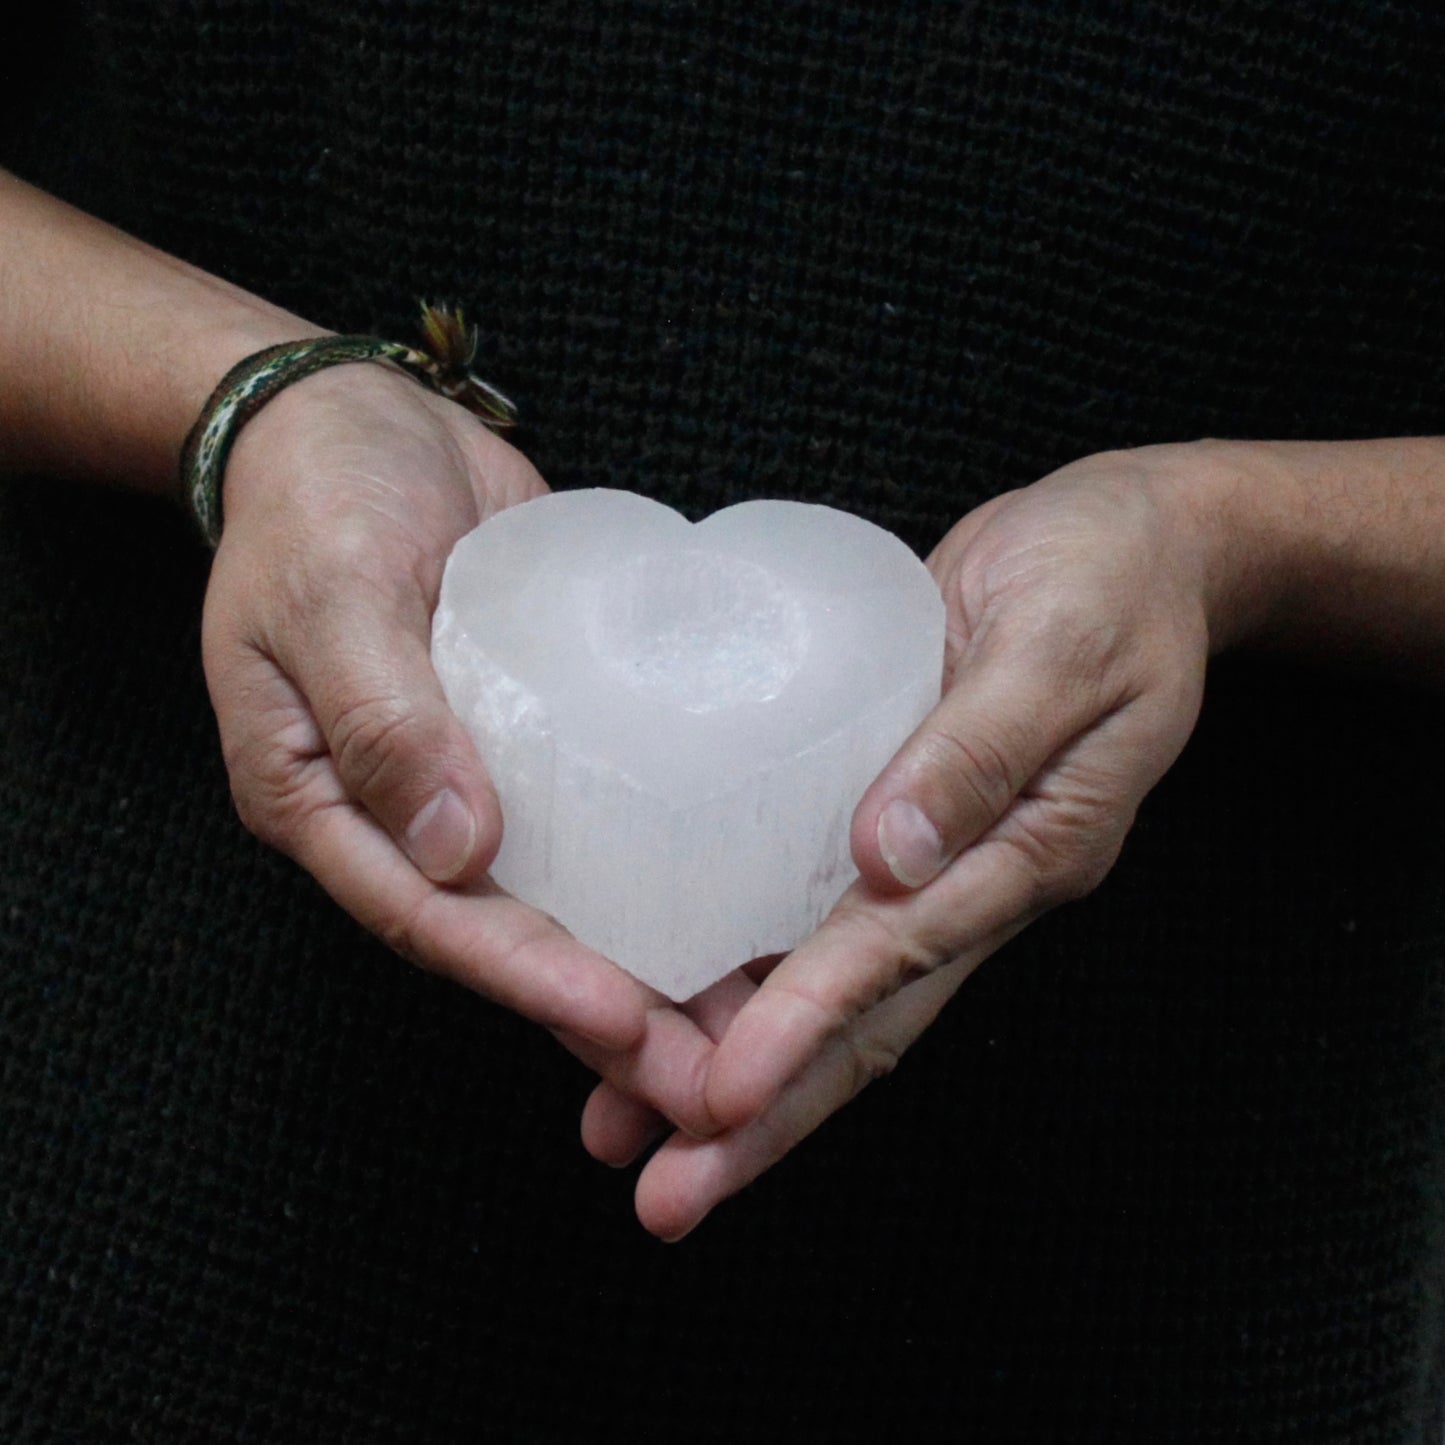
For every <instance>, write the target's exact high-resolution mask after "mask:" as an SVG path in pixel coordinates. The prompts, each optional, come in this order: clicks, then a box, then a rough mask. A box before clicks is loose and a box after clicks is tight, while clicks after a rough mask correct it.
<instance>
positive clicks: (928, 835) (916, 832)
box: [878, 798, 946, 888]
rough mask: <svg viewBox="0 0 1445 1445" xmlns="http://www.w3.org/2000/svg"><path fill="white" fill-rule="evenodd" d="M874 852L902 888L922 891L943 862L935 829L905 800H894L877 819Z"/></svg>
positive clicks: (922, 812)
mask: <svg viewBox="0 0 1445 1445" xmlns="http://www.w3.org/2000/svg"><path fill="white" fill-rule="evenodd" d="M878 851H879V852H880V853H882V855H883V861H884V862H885V863H886V864H887V865H888V869H889V871H890V872H891V873H892V874H893V876H894V877H895V878H896V879H897V880H898V881H899V882H900V883H901V884H903V886H904V887H905V888H922V887H923V885H924V884H925V883H927V882H929V881H930V880H931V879H933V878H936V877H937V876H938V875H939V873H940V872H941V871H942V869H943V865H944V862H945V861H946V860H945V859H944V856H943V839H942V838H940V837H939V836H938V829H937V828H935V827H934V826H933V824H932V823H930V822H929V821H928V815H927V814H926V813H924V811H923V809H922V808H919V807H916V806H914V804H912V803H910V802H908V800H907V799H906V798H894V800H893V801H892V802H891V803H889V805H888V806H887V807H886V808H884V810H883V811H882V813H880V814H879V815H878Z"/></svg>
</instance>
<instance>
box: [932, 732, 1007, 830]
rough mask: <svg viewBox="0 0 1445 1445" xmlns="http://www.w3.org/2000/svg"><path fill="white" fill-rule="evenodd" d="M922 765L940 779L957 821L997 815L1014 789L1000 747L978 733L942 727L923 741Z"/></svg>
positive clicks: (1000, 813)
mask: <svg viewBox="0 0 1445 1445" xmlns="http://www.w3.org/2000/svg"><path fill="white" fill-rule="evenodd" d="M925 749H926V751H925V758H924V766H925V767H927V768H928V769H929V771H931V772H932V773H934V775H935V776H936V777H938V778H939V779H940V780H942V782H943V784H944V786H945V789H946V794H945V796H946V798H947V806H948V807H949V809H950V811H951V812H952V813H953V815H954V816H955V818H957V819H959V820H960V821H962V820H964V819H969V818H985V819H988V820H992V819H994V818H997V817H1000V816H1001V815H1002V814H1003V812H1004V810H1005V809H1006V808H1007V807H1008V805H1009V802H1010V801H1011V799H1012V798H1013V795H1014V792H1015V791H1016V789H1015V786H1014V782H1013V776H1012V769H1011V767H1010V766H1009V762H1008V758H1007V756H1006V755H1005V752H1004V750H1003V749H1002V748H1000V747H998V746H997V745H996V744H994V743H993V742H992V741H990V740H989V739H988V738H986V737H984V736H982V735H981V734H977V733H975V734H972V735H964V734H962V733H958V732H954V731H952V730H950V729H942V730H940V731H938V732H935V733H933V734H931V735H930V737H929V739H928V742H927V743H926V744H925Z"/></svg>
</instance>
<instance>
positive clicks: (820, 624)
mask: <svg viewBox="0 0 1445 1445" xmlns="http://www.w3.org/2000/svg"><path fill="white" fill-rule="evenodd" d="M943 626H944V618H943V602H942V599H941V598H940V596H939V593H938V588H937V586H936V585H935V583H934V581H933V579H932V577H930V576H929V574H928V571H927V569H926V568H925V567H924V566H923V564H922V563H921V562H919V560H918V558H917V557H915V556H914V554H913V553H912V552H911V551H910V550H909V549H908V548H907V547H906V546H905V545H904V544H903V543H902V542H900V541H899V540H898V538H896V537H894V536H893V535H892V534H891V533H888V532H886V531H884V530H883V529H881V528H879V527H876V526H874V525H873V524H872V523H871V522H866V521H864V520H863V519H862V518H860V517H855V516H852V515H850V514H849V513H846V512H839V511H836V510H834V509H832V508H830V507H819V506H812V505H809V504H806V503H802V502H783V501H757V502H743V503H741V504H740V505H738V506H734V507H728V508H726V509H725V510H723V511H721V512H717V513H714V515H712V516H711V517H708V518H706V519H705V520H704V521H702V522H698V523H696V524H694V523H691V522H689V521H687V519H686V518H684V517H682V516H680V515H679V514H678V513H677V512H675V511H673V510H672V508H670V507H666V506H663V505H662V504H661V503H658V502H654V501H651V500H649V499H648V498H646V497H642V496H638V495H636V494H634V493H632V492H621V491H608V490H600V489H599V490H584V491H573V492H558V493H553V494H550V495H548V496H544V497H539V498H537V499H536V500H534V501H530V502H525V503H523V504H522V505H520V506H517V507H512V508H509V509H508V510H506V511H503V512H499V513H498V514H497V515H496V516H494V517H491V518H490V519H488V520H487V521H485V522H483V523H482V524H481V526H479V527H477V528H476V529H475V530H474V531H472V532H469V533H468V534H467V535H466V536H465V537H463V538H462V539H461V540H460V541H459V542H458V543H457V545H456V547H455V549H454V550H453V552H452V555H451V557H450V559H449V560H448V562H447V567H446V572H445V575H444V577H443V579H442V587H441V597H440V600H439V602H438V605H437V610H436V617H435V620H434V623H433V629H432V658H433V661H434V663H435V665H436V670H437V674H438V676H439V677H440V678H441V681H442V686H443V688H444V689H445V691H446V695H447V699H448V701H449V702H450V703H451V706H452V708H453V709H454V710H455V712H456V714H457V716H458V717H459V718H460V719H461V720H462V722H463V723H464V724H465V726H466V727H467V729H468V731H469V732H470V733H471V735H472V737H473V739H474V740H475V741H476V744H477V748H478V751H479V752H480V753H481V756H482V758H483V760H484V762H485V763H486V765H487V768H488V770H489V772H490V773H491V777H492V780H493V782H494V783H495V784H496V788H497V792H498V795H499V796H500V798H501V803H502V819H503V837H502V847H501V852H500V853H499V854H498V855H497V859H496V862H495V864H494V866H493V869H492V876H493V877H494V878H495V880H496V881H497V882H498V883H499V884H500V885H501V886H502V887H504V888H506V889H507V890H508V891H509V892H511V893H513V894H515V895H516V896H517V897H518V898H520V899H522V900H523V901H524V902H527V903H530V904H533V905H535V906H536V907H538V908H541V909H544V910H545V911H546V912H548V913H550V914H552V915H553V916H554V917H556V918H557V919H559V920H560V921H561V922H562V923H563V924H564V925H565V926H566V927H567V928H569V929H570V930H571V931H572V932H573V933H574V934H575V935H576V936H577V937H578V938H579V939H581V940H582V942H584V943H586V944H588V945H590V946H591V947H593V948H596V949H597V950H598V951H599V952H601V953H604V954H606V955H607V956H608V957H609V958H611V959H613V960H614V961H615V962H617V963H618V964H620V965H621V966H622V967H623V968H625V969H627V970H628V971H629V972H630V973H632V974H633V975H634V976H635V977H637V978H639V979H641V980H642V981H643V982H644V983H647V984H650V985H651V986H652V987H654V988H656V989H658V990H660V991H661V992H662V993H664V994H666V995H667V996H668V997H669V998H671V999H673V1000H678V1001H680V1000H682V999H686V998H690V997H691V996H692V995H693V994H695V993H697V992H698V991H700V990H701V989H703V988H706V987H707V986H708V985H709V984H710V983H713V982H715V981H716V980H717V979H719V978H721V977H722V976H723V975H724V974H725V973H727V972H728V971H729V970H730V969H733V968H736V967H737V966H738V965H739V964H742V963H746V962H747V961H748V960H749V959H752V958H756V957H759V956H761V955H763V954H769V953H779V952H783V951H785V950H787V949H789V948H791V947H793V946H794V945H795V944H797V943H798V942H800V941H801V940H802V939H803V938H804V937H805V936H806V935H807V934H808V933H809V932H811V931H812V929H813V928H815V927H816V926H817V924H818V922H819V921H820V920H821V919H822V917H823V916H824V914H825V913H826V912H827V911H828V909H829V908H830V907H831V906H832V905H833V903H834V902H836V901H837V899H838V896H839V895H840V894H841V893H842V892H843V890H844V889H845V888H846V887H847V885H848V883H849V882H850V881H851V879H852V878H853V876H854V869H853V866H852V861H851V857H850V854H849V847H848V832H849V823H850V820H851V817H852V813H853V810H854V808H855V807H856V806H857V803H858V800H859V798H860V797H861V796H862V794H863V790H864V789H865V788H866V787H867V786H868V784H869V783H870V782H871V781H872V780H873V778H874V777H876V776H877V774H878V772H879V771H880V770H881V768H882V767H883V765H884V764H885V763H886V762H887V761H888V759H889V758H890V757H891V756H892V755H893V753H894V752H895V751H896V750H897V748H898V746H899V744H900V743H902V742H903V740H904V739H905V738H906V737H907V736H908V735H909V733H910V732H912V730H913V729H914V727H916V726H917V724H918V723H919V721H920V720H921V719H922V718H923V717H924V715H925V714H926V713H927V712H928V711H929V709H930V708H931V707H932V706H933V705H934V704H935V703H936V702H937V701H938V696H939V688H940V683H941V678H942V665H943Z"/></svg>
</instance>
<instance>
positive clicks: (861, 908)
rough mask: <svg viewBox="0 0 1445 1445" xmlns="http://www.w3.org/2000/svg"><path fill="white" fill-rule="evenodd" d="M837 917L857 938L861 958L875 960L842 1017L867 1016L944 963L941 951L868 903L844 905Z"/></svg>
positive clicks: (841, 1011)
mask: <svg viewBox="0 0 1445 1445" xmlns="http://www.w3.org/2000/svg"><path fill="white" fill-rule="evenodd" d="M835 917H836V919H837V921H838V922H839V924H841V925H843V926H846V927H847V928H848V930H849V932H850V933H852V934H854V935H857V936H858V940H859V953H860V955H861V956H863V957H866V958H868V959H871V960H874V961H875V962H876V966H875V967H873V968H870V969H868V970H866V972H865V973H864V975H863V978H862V979H861V980H860V981H859V982H858V984H857V985H855V987H854V988H853V990H852V992H851V993H850V995H849V997H848V1000H847V1004H846V1006H845V1008H844V1009H843V1010H840V1011H839V1017H840V1018H854V1017H857V1016H858V1015H859V1014H864V1013H867V1011H868V1010H869V1009H871V1008H873V1007H874V1006H875V1005H877V1004H879V1003H882V1002H883V1000H884V999H886V998H889V997H891V996H892V995H893V994H895V993H897V992H898V990H899V989H900V988H903V987H904V986H905V985H906V984H910V983H912V982H914V981H915V980H916V979H920V978H923V977H925V976H926V975H928V974H930V973H932V972H933V971H934V970H935V969H936V968H938V966H939V965H940V964H941V963H943V962H944V959H943V957H942V955H941V953H940V951H939V950H938V949H937V948H935V947H933V946H931V945H930V944H929V943H928V942H927V941H925V940H924V939H922V938H919V937H916V936H915V935H914V934H913V933H911V932H909V931H907V930H904V929H902V928H900V927H899V926H898V923H897V922H896V921H895V920H894V918H893V917H891V916H890V915H889V914H887V913H881V912H879V911H877V910H875V909H873V908H870V907H869V906H868V905H867V904H864V903H849V904H840V905H839V908H838V911H837V913H836V914H835Z"/></svg>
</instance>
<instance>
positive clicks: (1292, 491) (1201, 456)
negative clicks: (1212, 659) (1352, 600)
mask: <svg viewBox="0 0 1445 1445" xmlns="http://www.w3.org/2000/svg"><path fill="white" fill-rule="evenodd" d="M1142 451H1143V454H1145V455H1147V456H1148V457H1149V459H1150V463H1151V464H1150V468H1149V471H1150V475H1151V477H1152V478H1153V480H1154V484H1155V489H1156V493H1157V495H1158V496H1159V497H1160V500H1161V503H1162V505H1164V506H1165V507H1166V508H1167V509H1168V510H1169V512H1170V514H1171V516H1172V518H1173V527H1174V529H1175V530H1176V532H1177V533H1178V535H1179V536H1180V537H1181V538H1183V539H1184V540H1185V544H1186V546H1187V547H1188V549H1189V551H1190V554H1191V556H1192V558H1193V562H1194V566H1195V568H1196V572H1197V576H1198V579H1199V587H1200V590H1201V604H1202V607H1203V611H1204V618H1205V624H1206V626H1207V629H1208V634H1209V651H1210V653H1211V654H1215V653H1219V652H1222V651H1225V650H1226V649H1228V648H1230V647H1234V646H1236V645H1238V644H1240V643H1243V642H1246V641H1249V640H1252V639H1256V638H1259V637H1262V636H1266V635H1268V633H1269V632H1270V631H1271V629H1272V628H1273V626H1274V625H1275V618H1276V617H1277V615H1278V613H1279V612H1280V610H1281V608H1282V607H1284V606H1285V605H1286V599H1287V597H1288V595H1289V593H1290V591H1291V589H1292V587H1293V586H1294V578H1295V577H1296V575H1297V573H1298V571H1299V570H1300V560H1299V557H1298V556H1297V551H1298V542H1299V538H1298V536H1297V534H1296V533H1295V532H1294V531H1293V530H1292V529H1291V528H1290V526H1289V525H1288V519H1289V518H1290V517H1291V515H1292V514H1293V513H1294V512H1295V510H1296V507H1295V503H1296V501H1297V491H1298V486H1299V483H1298V479H1297V477H1296V476H1295V475H1294V474H1293V472H1292V471H1291V469H1290V468H1289V467H1288V466H1287V465H1284V464H1282V462H1281V459H1280V457H1279V455H1278V454H1277V453H1276V452H1274V451H1272V449H1271V447H1270V444H1268V443H1260V442H1252V441H1233V440H1220V439H1216V438H1213V437H1207V438H1203V439H1201V440H1199V441H1192V442H1180V443H1170V444H1167V445H1162V446H1157V447H1146V448H1143V449H1142Z"/></svg>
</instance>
